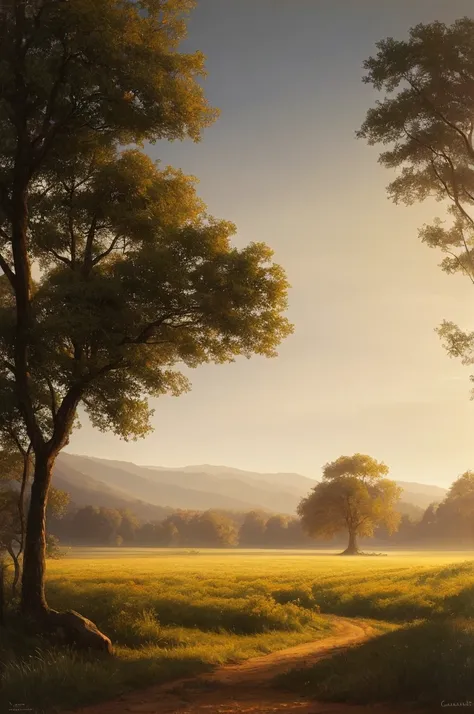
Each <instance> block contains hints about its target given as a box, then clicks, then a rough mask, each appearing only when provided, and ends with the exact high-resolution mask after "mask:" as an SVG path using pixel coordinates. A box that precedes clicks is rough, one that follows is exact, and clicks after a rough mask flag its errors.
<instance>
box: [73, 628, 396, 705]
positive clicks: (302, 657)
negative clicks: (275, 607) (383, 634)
mask: <svg viewBox="0 0 474 714" xmlns="http://www.w3.org/2000/svg"><path fill="white" fill-rule="evenodd" d="M331 621H332V624H333V626H334V629H333V633H332V634H331V635H329V636H328V637H325V638H324V639H321V640H317V641H315V642H308V643H306V644H303V645H298V646H296V647H290V648H288V649H285V650H280V651H279V652H274V653H272V654H269V655H265V656H262V657H255V658H253V659H250V660H247V661H246V662H242V663H241V664H236V665H225V666H223V667H220V668H218V669H216V670H215V671H214V672H213V673H212V674H207V675H202V676H199V677H194V678H192V679H185V680H180V681H175V682H173V683H172V684H166V685H161V686H156V687H150V688H148V689H146V690H144V691H140V692H133V693H131V694H127V695H125V696H123V697H121V698H120V699H116V700H113V701H110V702H106V703H103V704H98V705H95V706H92V707H86V708H84V709H80V710H76V714H174V713H177V714H275V713H278V712H280V713H284V714H362V712H365V713H366V714H367V713H369V712H371V713H372V714H400V713H401V712H402V711H405V712H406V711H407V708H404V709H402V708H400V707H398V708H396V707H391V706H389V705H374V706H369V705H352V704H345V703H334V704H333V703H328V702H315V701H311V700H308V699H306V698H305V697H304V696H301V697H298V696H295V694H294V692H290V693H288V692H284V691H280V690H277V689H275V688H273V687H272V680H273V679H274V677H276V676H277V675H279V674H282V673H283V672H287V671H289V670H291V669H296V668H298V669H300V668H305V667H309V666H311V665H312V664H314V663H315V662H317V661H318V660H320V659H323V658H324V657H330V656H332V655H334V654H336V653H337V652H339V651H341V650H343V649H346V648H347V647H350V646H352V645H355V644H358V643H360V642H362V641H364V640H366V639H368V638H369V637H371V636H373V635H374V631H373V629H372V628H371V626H370V625H368V624H367V623H365V622H363V621H358V620H351V619H348V618H343V617H331Z"/></svg>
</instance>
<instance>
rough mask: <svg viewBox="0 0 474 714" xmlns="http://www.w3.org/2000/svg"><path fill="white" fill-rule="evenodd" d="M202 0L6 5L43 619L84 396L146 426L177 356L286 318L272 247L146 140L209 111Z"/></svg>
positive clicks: (28, 568) (35, 554)
mask: <svg viewBox="0 0 474 714" xmlns="http://www.w3.org/2000/svg"><path fill="white" fill-rule="evenodd" d="M192 5H193V2H191V0H141V1H140V0H138V1H137V2H126V1H122V0H94V1H93V2H91V1H90V0H74V2H64V1H63V0H47V1H46V0H36V2H26V1H25V0H12V3H11V7H10V6H9V8H7V10H5V11H4V12H3V13H2V14H1V15H0V38H1V42H0V86H1V95H0V268H1V269H2V271H3V277H2V279H1V281H0V282H1V285H0V297H1V300H0V357H1V360H2V366H1V374H2V375H5V379H6V381H7V385H8V388H10V387H11V388H12V389H13V390H14V393H15V398H16V400H17V407H18V410H19V413H20V415H21V419H22V422H23V424H24V427H25V430H26V436H27V440H28V443H31V450H32V452H33V461H34V473H33V479H32V488H31V500H30V507H29V511H28V519H27V530H26V538H25V549H24V561H23V578H22V593H21V607H22V610H23V611H24V613H26V614H28V615H29V616H31V617H32V618H33V619H34V620H36V621H37V622H38V623H39V624H40V626H41V627H42V626H46V627H49V626H50V625H51V624H52V623H53V624H54V623H57V622H58V618H57V613H53V612H52V611H51V610H50V609H49V608H48V605H47V602H46V599H45V592H44V568H45V509H46V504H47V499H48V491H49V487H50V481H51V469H52V467H53V464H54V461H55V459H56V457H57V455H58V453H59V452H60V450H61V449H62V448H63V447H64V446H65V445H66V444H67V442H68V439H69V435H70V433H71V430H72V428H73V426H74V423H75V420H76V416H77V409H78V406H79V405H82V406H83V407H84V409H85V410H86V412H87V413H88V415H89V417H90V418H91V420H92V423H93V424H94V425H95V426H97V427H98V428H99V429H106V428H110V429H112V430H113V431H114V432H115V433H116V434H118V435H119V436H121V437H123V438H136V437H137V436H142V435H144V434H146V433H147V432H148V431H149V429H150V425H149V417H150V414H151V411H150V409H149V406H148V402H147V396H153V397H156V396H159V395H161V394H165V393H171V394H174V395H178V394H180V393H181V392H183V391H185V390H186V389H188V387H189V385H188V382H187V380H186V379H185V377H184V376H183V375H182V374H181V373H180V372H179V365H180V364H184V365H188V366H190V367H196V366H198V365H199V364H202V363H205V362H218V363H223V362H229V361H232V360H233V359H235V357H236V356H238V355H244V356H246V357H249V356H251V355H252V354H261V355H265V356H274V355H275V354H276V352H275V350H276V347H277V345H278V344H279V343H280V341H281V340H282V339H283V338H285V337H286V336H287V335H288V334H289V333H290V332H291V327H290V325H289V323H288V321H287V320H286V318H285V317H284V314H283V313H284V311H285V309H286V294H287V287H288V286H287V282H286V278H285V275H284V272H283V271H282V269H281V268H280V267H279V266H277V265H275V264H274V263H272V253H271V251H270V250H269V249H268V248H267V247H266V246H265V245H263V244H261V243H252V244H251V245H249V246H248V247H246V248H243V249H242V250H237V249H235V248H234V247H233V246H232V244H231V242H230V237H231V235H232V233H233V232H234V227H233V226H232V224H230V223H227V222H225V221H219V220H216V219H214V218H212V217H211V216H209V215H208V214H207V213H206V210H205V207H204V205H203V204H202V202H201V201H200V200H199V199H198V198H197V196H196V193H195V190H194V181H193V179H192V178H189V177H186V176H184V175H183V174H182V173H181V172H179V171H175V170H172V169H170V168H161V167H160V166H159V165H157V164H154V163H153V162H152V161H151V160H150V159H149V158H148V157H147V156H145V155H144V154H143V153H141V152H140V151H139V149H138V148H137V147H139V146H140V145H141V144H142V143H143V142H145V141H147V142H154V141H157V140H160V139H161V140H163V139H169V140H173V139H183V138H185V137H191V138H192V139H194V140H198V139H199V137H200V135H201V131H202V129H203V128H204V127H206V126H207V125H209V124H210V123H211V122H212V121H213V119H214V117H215V111H214V110H212V109H211V108H210V107H209V105H208V104H207V102H206V100H205V98H204V96H203V93H202V89H201V87H200V85H199V82H198V79H199V77H200V75H202V74H203V57H202V55H201V54H200V53H195V54H192V55H190V54H182V53H180V52H179V51H178V47H179V43H180V41H181V39H182V38H183V36H184V35H185V23H184V21H183V14H186V12H187V11H188V10H189V9H190V8H191V7H192ZM125 146H126V147H127V148H126V150H125V149H124V147H125ZM32 263H34V264H35V268H36V269H35V271H34V276H35V277H33V275H32V269H31V266H32ZM45 395H46V398H45ZM70 620H71V618H70V617H69V619H67V618H65V619H64V621H63V622H62V627H63V629H64V628H67V626H68V623H69V624H70ZM87 627H88V626H87ZM90 639H91V638H89V640H90ZM88 644H90V642H88ZM109 644H110V643H109ZM106 646H107V648H108V645H106Z"/></svg>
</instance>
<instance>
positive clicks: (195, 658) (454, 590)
mask: <svg viewBox="0 0 474 714" xmlns="http://www.w3.org/2000/svg"><path fill="white" fill-rule="evenodd" d="M466 555H467V554H466V553H464V554H462V555H460V556H459V555H458V556H454V555H451V556H446V555H444V556H441V555H440V556H439V558H434V557H433V556H431V557H429V558H426V557H423V556H419V557H415V556H413V555H411V556H404V557H402V556H396V555H393V556H390V557H388V558H380V559H379V558H368V559H364V558H360V559H359V558H355V559H352V560H347V559H343V558H339V557H331V556H314V555H311V554H307V553H306V554H304V555H293V556H290V555H289V554H285V556H280V555H278V554H273V555H272V554H268V553H266V554H263V555H251V554H248V553H245V552H244V553H240V554H238V553H235V552H234V553H233V554H232V555H227V554H223V553H222V552H220V553H217V554H212V555H206V554H199V555H198V556H194V555H193V556H192V557H191V556H190V555H186V554H182V555H174V556H173V557H172V558H171V557H169V555H166V556H163V557H162V556H160V555H156V556H155V557H146V558H138V557H134V558H124V559H118V558H101V559H93V558H90V559H74V558H68V559H66V560H63V561H57V562H53V563H51V564H50V565H49V568H48V582H47V594H48V599H49V602H50V604H51V606H52V607H55V608H57V609H68V608H69V609H75V610H78V611H79V612H81V613H83V614H84V615H86V616H87V617H89V618H91V619H92V620H94V621H95V622H96V623H97V624H98V626H99V627H100V628H101V629H102V630H103V631H104V632H106V633H107V634H108V635H109V636H110V637H111V638H112V640H113V642H114V644H115V647H116V656H115V657H114V658H113V659H111V660H106V659H97V658H89V657H87V656H85V655H84V654H79V653H77V652H73V651H71V650H64V649H56V648H54V647H52V646H51V643H48V642H44V641H38V640H32V639H31V638H29V637H27V636H26V635H24V636H23V637H18V628H15V631H14V633H13V632H12V633H11V634H9V633H8V631H7V632H5V633H4V636H2V639H1V640H0V711H3V710H4V709H5V710H8V706H7V703H8V702H23V703H26V704H29V705H30V706H31V707H32V708H33V709H34V711H35V712H47V713H48V714H52V713H53V712H54V711H59V710H60V709H61V708H68V707H71V706H72V705H84V704H87V703H89V702H93V701H98V700H100V699H107V698H110V697H113V696H115V695H117V694H120V693H122V692H124V691H127V690H129V689H131V688H139V687H142V686H146V685H147V684H150V683H158V682H164V681H168V680H171V679H173V678H176V677H181V676H183V675H185V674H186V675H189V674H193V673H198V672H202V671H206V670H208V669H210V668H212V667H213V666H215V665H217V664H223V663H225V662H237V661H239V660H242V659H245V658H248V657H251V656H254V655H258V654H262V653H267V652H271V651H275V650H277V649H281V648H284V647H287V646H291V645H294V644H298V643H300V642H305V641H308V640H312V639H317V638H319V637H322V636H324V635H325V634H326V633H327V632H328V629H329V626H328V624H327V621H326V620H325V619H324V618H323V617H322V616H321V615H320V614H319V610H321V613H323V614H324V613H337V614H341V615H351V616H361V617H370V618H377V619H379V620H390V621H392V622H396V623H401V622H405V621H413V620H416V619H419V618H427V617H430V618H433V617H434V618H438V619H439V620H440V622H442V621H443V618H446V617H448V616H449V617H451V616H456V617H468V616H470V615H471V614H472V613H473V612H474V608H473V604H474V564H472V563H469V562H467V563H466V562H464V563H463V562H461V559H462V558H464V559H465V558H466ZM450 558H451V559H452V560H454V561H456V562H452V563H449V560H450ZM422 632H423V630H420V633H422ZM13 635H14V636H13ZM434 636H435V635H433V637H434ZM387 637H388V635H387ZM420 637H421V634H420ZM382 641H384V640H383V639H382ZM386 641H387V642H388V641H389V640H386ZM410 642H411V640H410ZM466 646H467V645H466ZM440 647H442V644H440ZM371 656H372V655H371ZM374 656H375V655H374ZM379 664H380V663H379ZM390 666H391V665H390ZM355 686H356V685H355V684H354V687H355ZM327 691H328V693H329V692H330V691H332V690H331V689H330V687H329V685H328V690H327ZM328 696H329V694H328ZM348 696H350V692H349V690H348Z"/></svg>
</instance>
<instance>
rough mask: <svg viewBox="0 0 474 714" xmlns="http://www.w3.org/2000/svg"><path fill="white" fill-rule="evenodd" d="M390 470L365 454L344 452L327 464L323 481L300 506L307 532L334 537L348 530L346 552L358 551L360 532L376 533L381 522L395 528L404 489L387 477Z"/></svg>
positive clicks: (391, 528)
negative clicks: (348, 454)
mask: <svg viewBox="0 0 474 714" xmlns="http://www.w3.org/2000/svg"><path fill="white" fill-rule="evenodd" d="M387 474H388V467H387V466H386V465H385V464H384V463H382V462H379V461H376V460H375V459H373V458H372V457H371V456H366V455H365V454H354V455H353V456H341V457H339V458H338V459H336V461H332V462H331V463H328V464H326V465H325V466H324V469H323V478H322V481H321V482H320V483H318V484H317V485H316V486H315V487H314V488H313V490H312V491H311V493H310V494H309V496H307V497H306V498H303V499H302V501H301V502H300V504H299V506H298V515H299V516H300V517H301V520H302V523H303V527H304V529H305V530H306V532H307V533H309V534H310V535H311V536H323V537H325V538H332V537H333V536H335V535H337V534H338V533H341V532H344V531H345V532H346V533H347V534H348V536H349V542H348V545H347V548H346V550H345V551H344V553H343V555H357V553H358V552H359V547H358V542H357V540H358V538H359V537H360V536H372V535H373V533H374V529H375V528H376V526H380V525H384V526H386V528H387V530H388V531H389V532H390V533H392V532H393V531H395V530H396V529H397V526H398V523H399V521H400V514H399V513H398V512H397V511H396V510H395V506H396V503H397V501H398V499H399V497H400V493H401V489H400V488H398V486H397V485H396V483H395V482H394V481H391V480H390V479H387V478H384V476H386V475H387Z"/></svg>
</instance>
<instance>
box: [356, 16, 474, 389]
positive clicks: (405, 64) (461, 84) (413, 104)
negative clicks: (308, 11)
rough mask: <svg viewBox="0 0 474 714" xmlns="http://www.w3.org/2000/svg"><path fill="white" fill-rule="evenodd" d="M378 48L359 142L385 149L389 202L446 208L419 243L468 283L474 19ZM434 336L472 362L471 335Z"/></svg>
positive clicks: (473, 245) (472, 231)
mask: <svg viewBox="0 0 474 714" xmlns="http://www.w3.org/2000/svg"><path fill="white" fill-rule="evenodd" d="M377 49H378V52H377V54H376V55H375V56H373V57H371V58H369V59H368V60H367V61H366V62H365V69H366V71H367V73H366V75H365V78H364V81H365V82H366V83H369V84H371V85H372V86H373V87H374V88H375V89H376V90H377V91H379V92H380V93H381V94H382V98H381V100H379V101H378V102H377V103H376V105H375V106H374V107H373V108H371V109H370V110H369V111H368V112H367V117H366V119H365V121H364V123H363V125H362V127H361V129H360V130H359V132H358V136H359V137H361V138H364V139H366V140H367V141H368V143H369V144H370V145H377V144H380V145H382V146H386V147H387V148H386V149H385V150H384V151H383V152H382V153H381V155H380V159H379V161H380V163H381V164H382V166H385V167H386V168H389V169H395V170H396V171H397V175H396V177H395V179H394V180H393V181H392V182H391V183H390V184H389V186H388V194H389V196H390V197H391V198H392V199H393V200H394V201H395V202H396V203H405V204H412V203H414V202H416V201H424V200H425V199H427V198H430V197H434V198H435V199H437V200H438V201H442V202H443V204H444V206H447V214H446V215H445V216H444V218H443V220H441V219H440V218H436V219H435V220H434V221H433V223H432V224H431V225H425V226H423V227H422V228H421V229H420V237H421V239H422V240H423V242H425V243H426V244H427V245H428V246H430V247H432V248H436V249H438V250H440V251H441V252H442V253H444V255H445V257H444V259H443V261H442V262H441V267H442V269H443V270H444V271H445V272H447V273H461V274H464V275H466V276H467V277H468V278H469V279H470V281H471V282H472V283H474V144H473V135H474V20H472V19H470V18H463V19H460V20H457V21H456V22H454V23H453V24H452V25H445V24H443V23H441V22H433V23H430V24H425V25H422V24H420V25H417V26H416V27H414V28H412V29H411V30H410V33H409V37H408V39H407V40H395V39H393V38H391V37H390V38H387V39H385V40H382V41H381V42H379V43H378V44H377ZM438 332H439V334H440V336H441V338H442V340H443V342H444V344H445V346H446V348H447V350H448V353H449V354H450V355H451V356H454V357H460V358H461V359H462V361H463V363H464V364H467V365H472V364H474V332H472V331H468V332H466V331H463V330H461V329H460V328H459V327H457V326H456V325H455V324H454V323H452V322H450V321H444V322H443V323H442V324H441V326H440V327H439V328H438ZM471 379H472V378H471Z"/></svg>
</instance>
